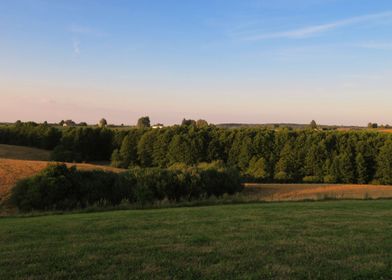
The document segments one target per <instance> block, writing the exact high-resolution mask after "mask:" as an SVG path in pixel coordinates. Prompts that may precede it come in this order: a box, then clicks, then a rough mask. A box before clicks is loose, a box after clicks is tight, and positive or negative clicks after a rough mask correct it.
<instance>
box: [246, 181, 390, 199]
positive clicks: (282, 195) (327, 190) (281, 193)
mask: <svg viewBox="0 0 392 280" xmlns="http://www.w3.org/2000/svg"><path fill="white" fill-rule="evenodd" d="M243 194H244V195H245V196H247V197H249V198H250V199H252V200H260V201H301V200H323V199H327V198H330V199H379V198H392V186H376V185H338V184H246V186H245V189H244V191H243Z"/></svg>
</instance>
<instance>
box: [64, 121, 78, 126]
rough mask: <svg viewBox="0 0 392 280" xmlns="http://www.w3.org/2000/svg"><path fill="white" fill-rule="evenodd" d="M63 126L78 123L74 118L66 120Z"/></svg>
mask: <svg viewBox="0 0 392 280" xmlns="http://www.w3.org/2000/svg"><path fill="white" fill-rule="evenodd" d="M63 126H76V123H75V122H74V121H73V120H66V121H64V123H63Z"/></svg>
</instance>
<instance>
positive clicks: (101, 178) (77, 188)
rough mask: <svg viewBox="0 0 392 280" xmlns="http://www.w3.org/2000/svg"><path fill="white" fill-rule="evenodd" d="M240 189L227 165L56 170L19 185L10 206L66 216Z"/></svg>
mask: <svg viewBox="0 0 392 280" xmlns="http://www.w3.org/2000/svg"><path fill="white" fill-rule="evenodd" d="M241 189H242V186H241V184H240V180H239V174H238V172H236V171H235V170H234V169H231V168H225V167H223V165H220V166H218V165H206V166H198V167H183V168H171V169H161V168H140V167H136V168H132V169H130V170H129V171H128V172H125V173H122V174H116V173H112V172H105V171H78V170H76V169H75V168H67V167H66V166H65V165H53V166H50V167H48V168H47V169H45V170H43V171H42V172H41V173H40V174H38V175H36V176H34V177H32V178H29V179H25V180H22V181H20V182H18V184H17V185H16V186H15V187H14V188H13V189H12V194H11V200H10V201H11V203H13V205H15V206H16V207H18V208H19V209H20V210H21V211H31V210H43V211H45V210H68V209H75V208H84V207H86V206H88V205H93V204H100V203H105V204H109V205H113V206H114V205H118V204H120V203H121V202H122V201H123V200H126V201H128V202H130V203H138V204H141V205H145V204H148V203H153V202H155V201H160V200H163V199H165V198H167V199H169V200H171V201H178V200H180V199H187V200H189V199H198V198H201V197H208V196H211V195H215V196H221V195H223V194H225V193H228V194H234V193H236V192H239V191H241Z"/></svg>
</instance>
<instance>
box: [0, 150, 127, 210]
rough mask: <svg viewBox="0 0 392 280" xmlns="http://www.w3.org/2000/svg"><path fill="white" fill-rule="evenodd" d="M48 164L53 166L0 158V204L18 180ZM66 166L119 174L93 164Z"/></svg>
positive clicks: (43, 162)
mask: <svg viewBox="0 0 392 280" xmlns="http://www.w3.org/2000/svg"><path fill="white" fill-rule="evenodd" d="M48 164H53V163H51V162H47V161H29V160H15V159H1V158H0V203H1V201H2V199H4V197H6V196H7V195H8V194H9V191H10V189H11V188H12V187H13V186H14V185H15V184H16V182H17V181H18V180H21V179H23V178H27V177H30V176H33V175H35V174H37V173H38V172H40V171H41V170H43V169H44V168H45V167H47V166H48ZM67 165H68V166H76V167H77V168H78V169H82V170H94V169H100V170H108V171H113V172H120V171H122V170H121V169H118V168H113V167H109V166H101V165H93V164H73V163H67Z"/></svg>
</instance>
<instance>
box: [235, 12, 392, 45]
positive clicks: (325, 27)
mask: <svg viewBox="0 0 392 280" xmlns="http://www.w3.org/2000/svg"><path fill="white" fill-rule="evenodd" d="M387 18H392V11H387V12H383V13H377V14H369V15H363V16H357V17H351V18H346V19H343V20H338V21H334V22H330V23H325V24H319V25H312V26H307V27H303V28H299V29H293V30H287V31H282V32H273V33H264V34H256V35H251V36H247V37H245V38H242V40H245V41H260V40H266V39H275V38H287V39H300V38H307V37H311V36H314V35H317V34H320V33H323V32H327V31H331V30H334V29H337V28H341V27H345V26H349V25H354V24H361V23H365V22H372V21H377V20H381V19H387Z"/></svg>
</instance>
